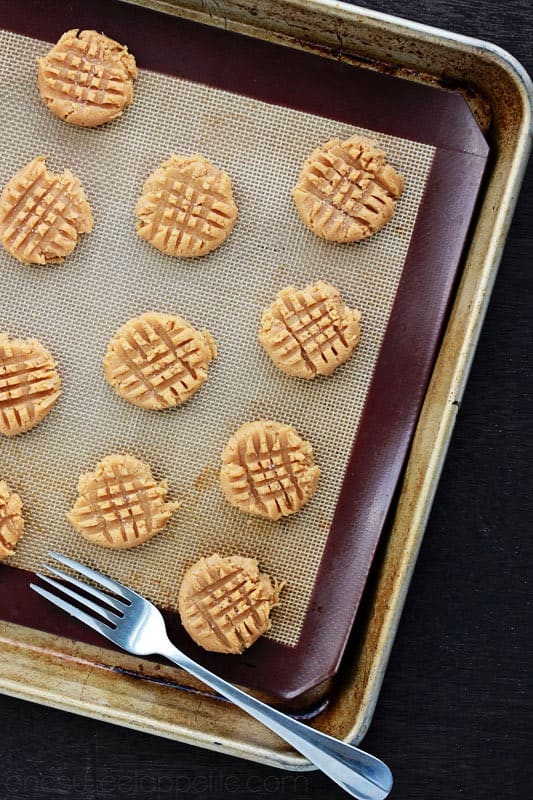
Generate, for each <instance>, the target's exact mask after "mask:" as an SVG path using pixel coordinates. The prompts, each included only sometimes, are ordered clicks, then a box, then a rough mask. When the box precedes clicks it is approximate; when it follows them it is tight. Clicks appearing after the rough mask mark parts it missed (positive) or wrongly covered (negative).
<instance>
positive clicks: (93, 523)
mask: <svg viewBox="0 0 533 800" xmlns="http://www.w3.org/2000/svg"><path fill="white" fill-rule="evenodd" d="M167 492H168V483H167V481H162V482H161V483H156V482H155V480H154V478H153V477H152V471H151V469H150V467H149V465H148V464H145V463H144V462H142V461H139V459H138V458H135V457H134V456H124V455H117V454H113V455H110V456H106V457H105V458H103V459H102V461H100V462H99V463H98V464H97V465H96V468H95V469H94V471H93V472H86V473H85V474H83V475H82V476H81V477H80V480H79V483H78V494H79V497H78V499H77V500H76V503H75V505H74V508H73V509H72V511H71V512H70V513H69V514H67V519H68V521H69V522H70V524H71V525H73V526H74V528H76V529H77V530H78V531H79V532H80V533H81V535H82V536H84V537H85V539H88V540H89V541H90V542H94V544H99V545H101V546H102V547H112V548H117V549H127V548H130V547H136V546H137V545H139V544H143V543H144V542H147V541H148V539H151V538H152V536H155V535H156V533H159V531H160V530H161V529H162V528H164V527H165V525H166V524H167V522H168V520H169V519H170V517H171V516H172V514H173V513H174V511H176V509H178V508H179V507H180V505H181V504H180V503H169V502H166V496H167Z"/></svg>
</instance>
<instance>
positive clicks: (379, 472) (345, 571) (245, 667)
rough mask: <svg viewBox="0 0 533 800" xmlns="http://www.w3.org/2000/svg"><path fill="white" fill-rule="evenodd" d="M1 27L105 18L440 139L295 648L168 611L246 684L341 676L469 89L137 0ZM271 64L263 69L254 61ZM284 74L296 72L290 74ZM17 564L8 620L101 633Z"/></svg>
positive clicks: (440, 287) (462, 229) (434, 328)
mask: <svg viewBox="0 0 533 800" xmlns="http://www.w3.org/2000/svg"><path fill="white" fill-rule="evenodd" d="M21 6H22V7H21ZM0 25H2V27H7V28H9V29H11V30H15V31H16V32H19V33H26V34H28V35H33V36H39V37H40V38H44V39H49V40H54V39H56V38H57V37H58V36H59V35H60V33H61V32H62V31H63V30H65V29H67V28H69V27H79V26H81V27H96V28H101V29H105V31H106V33H107V34H108V35H111V36H116V37H117V38H119V39H122V40H124V41H127V42H128V44H129V46H130V48H131V50H132V51H133V52H135V54H136V55H137V56H138V57H139V63H140V65H141V66H145V67H149V68H151V69H156V70H157V69H159V70H161V71H165V72H168V73H171V74H179V75H181V76H183V77H187V78H190V79H194V80H199V81H202V82H205V83H210V84H212V85H217V86H219V87H220V88H226V89H230V90H232V91H237V92H241V93H243V94H249V95H251V96H254V97H258V98H260V99H263V100H267V101H270V102H276V103H280V104H284V105H290V106H293V107H297V108H302V109H303V110H306V111H311V112H314V113H321V114H326V115H328V116H331V117H333V118H336V119H338V120H340V121H345V122H351V123H353V124H357V125H364V126H367V127H371V128H375V129H379V130H383V131H384V132H387V133H391V134H393V135H396V136H403V137H407V138H413V139H416V140H418V141H424V142H427V143H430V144H435V145H436V146H437V148H438V149H437V152H436V155H435V159H434V163H433V166H432V169H431V172H430V176H429V179H428V183H427V187H426V193H425V196H424V200H423V202H422V205H421V210H420V212H419V216H418V219H417V224H416V227H415V231H414V234H413V238H412V241H411V246H410V248H409V252H408V256H407V259H406V263H405V267H404V271H403V275H402V279H401V282H400V286H399V289H398V293H397V297H396V301H395V305H394V309H393V313H392V316H391V321H390V323H389V326H388V329H387V333H386V336H385V340H384V342H383V346H382V349H381V352H380V356H379V360H378V366H377V368H376V372H375V374H374V378H373V382H372V385H371V388H370V393H369V396H368V400H367V403H366V406H365V410H364V412H363V417H362V419H361V424H360V428H359V432H358V435H357V439H356V441H355V443H354V447H353V450H352V455H351V458H350V462H349V466H348V469H347V471H346V475H345V478H344V483H343V488H342V491H341V494H340V497H339V503H338V506H337V509H336V513H335V518H334V521H333V524H332V528H331V532H330V535H329V538H328V543H327V545H326V550H325V553H324V557H323V560H322V564H321V567H320V572H319V577H318V579H317V582H316V584H315V589H314V593H313V597H312V600H311V604H310V606H309V610H308V613H307V616H306V619H305V623H304V627H303V630H302V634H301V637H300V640H299V643H298V645H297V647H294V648H290V647H286V646H284V645H282V644H279V643H276V642H274V641H272V640H266V639H265V640H260V641H259V642H257V643H256V645H254V647H253V648H252V649H251V650H250V651H248V652H247V653H246V654H245V655H244V656H241V657H240V658H238V659H235V658H233V657H224V656H210V655H209V654H206V653H204V652H203V651H200V650H199V649H198V648H196V647H195V646H194V645H193V644H192V643H191V642H190V640H189V639H188V637H186V635H185V633H184V631H183V630H182V629H181V627H180V626H179V624H178V623H177V621H176V620H175V618H172V619H170V618H169V627H170V632H171V635H172V637H173V639H174V640H175V641H176V643H177V644H178V645H179V646H181V647H182V648H183V649H184V650H185V651H186V652H188V653H189V654H190V655H192V656H194V657H195V658H197V660H199V661H201V662H202V663H204V664H205V665H206V666H209V667H211V668H213V669H214V670H215V671H217V672H218V673H219V674H222V675H224V676H225V677H227V678H229V679H230V680H233V681H235V682H237V683H241V684H245V685H249V686H254V687H258V688H260V689H262V690H264V691H267V692H269V693H271V694H273V695H278V696H281V697H285V698H291V697H295V696H297V695H299V694H301V693H302V692H303V691H305V690H306V689H308V688H310V687H311V686H314V685H316V684H317V683H319V682H320V681H322V680H323V679H324V678H326V677H327V676H329V675H331V674H333V673H334V671H335V670H336V668H337V666H338V663H339V661H340V658H341V655H342V652H343V649H344V646H345V643H346V639H347V636H348V634H349V631H350V628H351V625H352V622H353V618H354V616H355V613H356V610H357V606H358V604H359V601H360V598H361V594H362V591H363V588H364V584H365V580H366V576H367V573H368V570H369V567H370V563H371V561H372V557H373V553H374V550H375V547H376V544H377V541H378V538H379V534H380V532H381V528H382V526H383V523H384V520H385V516H386V513H387V510H388V507H389V504H390V501H391V498H392V494H393V491H394V488H395V486H396V483H397V480H398V477H399V475H400V472H401V467H402V465H403V462H404V460H405V457H406V454H407V451H408V447H409V442H410V439H411V436H412V433H413V430H414V427H415V424H416V420H417V417H418V413H419V409H420V406H421V403H422V400H423V397H424V393H425V389H426V386H427V383H428V380H429V375H430V372H431V367H432V364H433V361H434V357H435V353H436V349H437V346H438V342H439V338H440V333H441V329H442V325H443V322H444V319H445V315H446V308H447V303H448V299H449V296H450V293H451V290H452V287H453V282H454V279H455V275H456V272H457V268H458V266H459V262H460V258H461V252H462V249H463V246H464V242H465V239H466V235H467V231H468V226H469V223H470V219H471V216H472V213H473V210H474V206H475V201H476V197H477V193H478V190H479V186H480V183H481V178H482V175H483V170H484V166H485V162H486V157H487V153H488V148H487V145H486V143H485V141H484V140H483V138H482V136H481V133H480V131H479V129H478V128H477V126H476V124H475V122H474V120H473V117H472V115H471V112H470V110H469V109H468V107H467V105H466V103H465V102H464V100H463V98H461V97H459V96H458V95H455V94H453V93H451V92H445V91H443V90H440V89H434V88H432V87H426V86H422V85H415V84H410V83H409V82H407V81H404V80H400V79H397V78H390V77H387V76H383V75H379V74H377V73H371V72H367V71H364V70H361V69H358V68H355V67H349V66H347V65H344V64H340V63H338V62H334V61H330V60H325V59H322V58H320V57H317V56H311V55H309V54H306V53H302V52H299V51H292V50H290V49H288V48H281V47H279V46H277V45H271V44H267V43H265V42H260V41H256V40H252V39H247V38H245V37H242V36H239V35H237V34H228V33H225V32H224V31H220V30H218V29H214V28H213V29H212V28H207V27H205V26H202V25H198V24H196V23H190V22H187V21H185V20H181V19H177V18H167V17H164V16H163V15H160V14H156V13H153V12H147V11H145V10H142V9H139V8H134V7H129V6H128V7H126V6H123V5H118V4H116V3H105V2H103V0H97V1H96V2H94V3H93V4H91V8H90V10H88V9H87V8H86V7H85V6H84V5H83V4H82V3H81V2H80V1H79V0H75V1H74V2H73V3H70V4H69V5H68V6H66V7H65V6H63V5H62V4H53V3H50V2H43V1H42V0H30V1H29V2H26V3H24V4H20V5H19V4H13V6H11V7H10V8H2V9H1V10H0ZM178 38H179V41H180V42H181V43H182V45H183V46H182V47H180V48H176V47H175V42H176V41H177V40H178ZM162 43H168V45H169V46H168V48H165V47H164V46H162ZM237 43H238V46H237ZM173 45H174V46H173ZM272 48H275V50H276V57H275V58H272ZM206 52H207V53H209V57H208V58H203V57H202V56H203V54H204V53H206ZM265 63H268V66H269V68H268V70H265V69H258V68H259V67H260V66H264V64H265ZM288 74H290V75H291V81H287V80H286V79H283V80H282V79H281V77H282V75H283V76H286V75H288ZM258 76H259V77H258ZM293 77H294V80H293ZM343 89H345V90H346V91H343ZM355 91H357V98H358V102H357V104H355V103H354V102H353V97H354V93H355ZM350 98H351V101H350ZM363 101H364V102H363ZM447 147H448V148H449V149H446V148H447ZM428 265H430V268H428ZM9 572H10V573H15V574H12V575H10V579H9V580H8V581H5V580H2V581H0V602H2V605H3V607H4V608H8V609H9V612H8V614H9V619H10V621H13V622H16V623H18V624H23V625H27V626H29V627H38V628H41V629H42V630H47V631H50V632H53V633H56V634H59V635H63V636H68V637H72V638H74V639H80V640H82V641H86V642H90V643H94V642H95V641H96V642H97V643H98V644H101V640H100V639H96V637H93V635H92V633H91V632H90V631H88V630H86V629H85V628H82V627H81V626H79V625H77V624H76V623H75V622H74V621H73V620H70V619H68V620H67V619H66V618H65V617H64V616H63V615H59V614H58V612H56V611H55V609H51V608H50V607H49V606H48V605H47V604H45V603H44V601H41V600H40V599H38V598H35V596H34V595H32V593H31V592H30V591H29V589H28V583H29V581H28V578H29V574H28V573H24V572H22V571H20V570H9ZM339 587H342V591H340V590H339ZM4 601H5V602H4ZM4 616H7V615H6V614H4ZM324 620H326V621H327V623H326V624H324Z"/></svg>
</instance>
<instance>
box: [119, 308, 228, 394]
mask: <svg viewBox="0 0 533 800" xmlns="http://www.w3.org/2000/svg"><path fill="white" fill-rule="evenodd" d="M216 354H217V350H216V345H215V341H214V339H213V337H212V336H211V334H210V333H209V332H208V331H197V330H196V328H193V326H192V325H189V323H188V322H187V321H186V320H184V319H183V318H182V317H175V316H172V315H171V314H159V313H156V312H148V313H146V314H143V315H142V316H141V317H136V318H134V319H130V320H129V321H128V322H126V324H125V325H123V326H122V328H120V330H118V331H117V333H116V334H115V336H114V337H113V338H112V339H111V341H110V343H109V347H108V349H107V353H106V355H105V358H104V372H105V376H106V379H107V381H108V383H109V384H110V385H111V386H112V387H113V388H114V389H115V391H116V392H117V394H119V395H120V396H121V397H123V398H124V400H127V401H128V402H129V403H133V405H136V406H140V407H141V408H149V409H162V408H171V407H172V406H177V405H181V404H182V403H185V401H186V400H188V399H189V398H190V397H191V396H192V395H193V394H194V393H195V392H197V391H198V389H200V387H201V386H203V384H204V383H205V382H206V380H207V368H208V366H209V364H210V362H211V361H212V360H213V359H214V358H215V357H216Z"/></svg>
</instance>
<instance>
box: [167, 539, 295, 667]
mask: <svg viewBox="0 0 533 800" xmlns="http://www.w3.org/2000/svg"><path fill="white" fill-rule="evenodd" d="M281 588H282V587H281V585H279V584H277V583H276V582H273V581H272V580H271V578H270V577H269V576H268V575H266V574H265V573H263V572H260V571H259V567H258V564H257V561H256V560H255V558H244V557H243V556H228V557H227V558H222V556H219V555H218V554H217V553H215V554H214V555H212V556H209V558H201V559H200V560H199V561H197V562H196V563H195V564H193V565H192V567H189V569H188V570H187V572H186V573H185V576H184V578H183V581H182V583H181V586H180V591H179V612H180V616H181V621H182V623H183V626H184V628H185V630H186V631H187V633H188V634H189V636H190V637H191V638H192V639H194V641H195V642H196V644H199V645H200V647H203V648H204V650H211V651H212V652H215V653H233V654H238V653H242V652H243V651H244V650H246V649H247V648H248V647H250V645H252V644H253V643H254V642H255V641H256V639H258V638H259V637H260V636H261V635H262V634H263V633H266V631H268V630H269V628H270V626H271V621H270V612H271V610H272V608H273V607H274V606H276V605H278V603H279V593H280V591H281Z"/></svg>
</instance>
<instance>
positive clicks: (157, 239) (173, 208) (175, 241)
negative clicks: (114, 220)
mask: <svg viewBox="0 0 533 800" xmlns="http://www.w3.org/2000/svg"><path fill="white" fill-rule="evenodd" d="M136 214H137V233H138V234H139V236H140V237H141V238H142V239H145V240H146V241H147V242H149V243H150V244H152V245H153V246H154V247H156V248H157V249H158V250H161V252H162V253H166V254H167V255H169V256H180V257H181V258H193V257H195V256H205V255H206V253H209V252H211V250H214V249H215V248H216V247H219V246H220V245H221V244H222V242H224V241H225V240H226V239H227V237H228V236H229V234H230V233H231V231H232V230H233V226H234V225H235V220H236V219H237V206H236V205H235V202H234V200H233V193H232V189H231V179H230V177H229V175H227V174H226V173H225V172H224V171H223V170H221V169H218V167H215V166H214V165H213V164H211V163H210V162H209V161H207V159H206V158H204V157H203V156H199V155H194V156H177V155H173V156H171V157H170V159H169V160H168V161H165V162H164V163H163V164H161V166H160V167H158V168H157V169H156V170H155V172H153V173H152V174H151V175H150V177H149V178H148V180H147V181H146V183H145V184H144V187H143V191H142V194H141V196H140V198H139V200H138V202H137V208H136Z"/></svg>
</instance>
